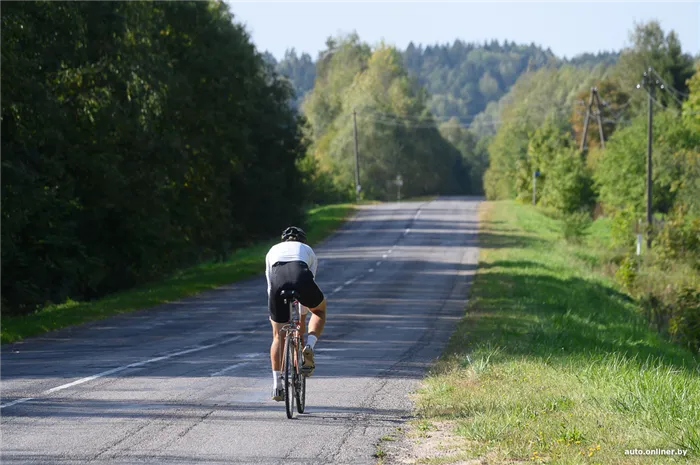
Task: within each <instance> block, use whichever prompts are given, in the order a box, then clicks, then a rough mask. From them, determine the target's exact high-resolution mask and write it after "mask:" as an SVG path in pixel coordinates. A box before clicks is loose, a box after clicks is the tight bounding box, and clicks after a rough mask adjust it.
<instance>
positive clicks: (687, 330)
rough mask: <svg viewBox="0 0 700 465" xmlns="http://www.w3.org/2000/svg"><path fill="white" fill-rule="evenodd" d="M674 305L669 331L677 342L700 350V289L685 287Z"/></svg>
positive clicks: (697, 350) (691, 348) (694, 349)
mask: <svg viewBox="0 0 700 465" xmlns="http://www.w3.org/2000/svg"><path fill="white" fill-rule="evenodd" d="M674 307H675V308H674V309H673V310H674V311H673V316H672V317H671V321H670V322H669V333H670V334H671V336H672V337H673V339H674V340H675V341H676V342H678V343H680V344H683V345H685V346H687V347H688V348H689V349H690V350H693V351H695V352H700V289H692V288H685V289H683V290H682V291H681V292H680V293H679V294H678V295H677V298H676V302H675V305H674Z"/></svg>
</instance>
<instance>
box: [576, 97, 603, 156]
mask: <svg viewBox="0 0 700 465" xmlns="http://www.w3.org/2000/svg"><path fill="white" fill-rule="evenodd" d="M594 101H595V105H596V111H595V113H594V112H593V102H594ZM602 107H603V105H602V104H601V103H600V97H599V95H598V88H597V87H591V93H590V95H589V97H588V107H587V108H586V119H585V121H584V122H583V137H581V152H584V151H585V150H586V138H587V136H588V123H589V121H590V120H591V114H594V115H595V117H596V119H597V120H598V135H599V136H600V146H601V147H602V148H605V136H604V134H603V120H602V119H601V117H600V115H601V113H602Z"/></svg>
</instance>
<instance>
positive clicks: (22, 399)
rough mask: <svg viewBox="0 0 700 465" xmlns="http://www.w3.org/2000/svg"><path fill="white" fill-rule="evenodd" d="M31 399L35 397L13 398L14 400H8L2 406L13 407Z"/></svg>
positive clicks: (0, 406)
mask: <svg viewBox="0 0 700 465" xmlns="http://www.w3.org/2000/svg"><path fill="white" fill-rule="evenodd" d="M30 400H34V397H23V398H21V399H17V400H13V401H12V402H8V403H6V404H2V405H0V408H5V407H12V406H13V405H15V404H21V403H24V402H28V401H30Z"/></svg>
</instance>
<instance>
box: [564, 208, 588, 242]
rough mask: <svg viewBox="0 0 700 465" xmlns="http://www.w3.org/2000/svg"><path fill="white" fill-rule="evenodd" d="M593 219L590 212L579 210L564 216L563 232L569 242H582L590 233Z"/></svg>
mask: <svg viewBox="0 0 700 465" xmlns="http://www.w3.org/2000/svg"><path fill="white" fill-rule="evenodd" d="M591 224H592V220H591V216H590V215H589V214H588V212H585V211H579V212H576V213H570V214H568V215H564V216H563V217H562V234H563V236H564V239H565V240H566V241H567V242H572V243H580V242H582V240H583V238H584V237H586V235H588V233H589V229H590V227H591Z"/></svg>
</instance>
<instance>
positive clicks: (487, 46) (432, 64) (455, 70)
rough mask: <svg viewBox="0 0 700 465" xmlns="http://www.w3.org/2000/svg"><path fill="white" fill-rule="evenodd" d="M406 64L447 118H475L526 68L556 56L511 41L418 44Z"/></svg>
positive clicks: (408, 53)
mask: <svg viewBox="0 0 700 465" xmlns="http://www.w3.org/2000/svg"><path fill="white" fill-rule="evenodd" d="M403 55H404V60H405V63H406V67H407V69H408V71H409V72H410V73H412V74H413V75H415V76H417V77H418V80H419V82H420V83H421V84H423V85H424V86H425V87H426V89H427V90H428V92H430V94H431V98H430V103H429V105H430V109H431V110H432V111H433V112H434V113H435V114H436V115H439V116H442V117H448V118H449V117H456V118H459V119H460V120H461V121H470V120H471V119H472V118H473V117H474V115H476V114H478V113H480V112H481V111H483V110H484V109H485V108H486V105H487V104H488V103H489V102H491V101H494V100H498V99H499V98H500V97H501V96H503V95H504V94H505V93H506V92H508V90H509V89H510V87H511V86H512V85H513V84H514V83H515V81H516V80H517V79H518V77H519V76H520V75H521V74H522V73H523V72H525V71H528V70H534V69H537V68H540V67H542V66H544V65H546V64H547V63H548V62H550V61H552V60H554V59H555V58H554V55H553V54H552V52H551V51H549V50H547V51H545V50H543V49H542V48H540V47H537V46H535V45H534V44H531V45H517V44H515V43H509V42H508V41H506V42H504V43H503V44H500V43H499V42H498V41H495V40H494V41H491V42H489V43H484V44H483V45H481V44H476V43H465V42H463V41H461V40H456V41H455V42H454V43H453V44H451V45H450V44H446V45H428V46H426V47H423V46H422V45H419V46H417V47H416V46H415V45H414V44H413V43H410V44H409V45H408V47H407V49H406V51H405V52H404V54H403Z"/></svg>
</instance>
